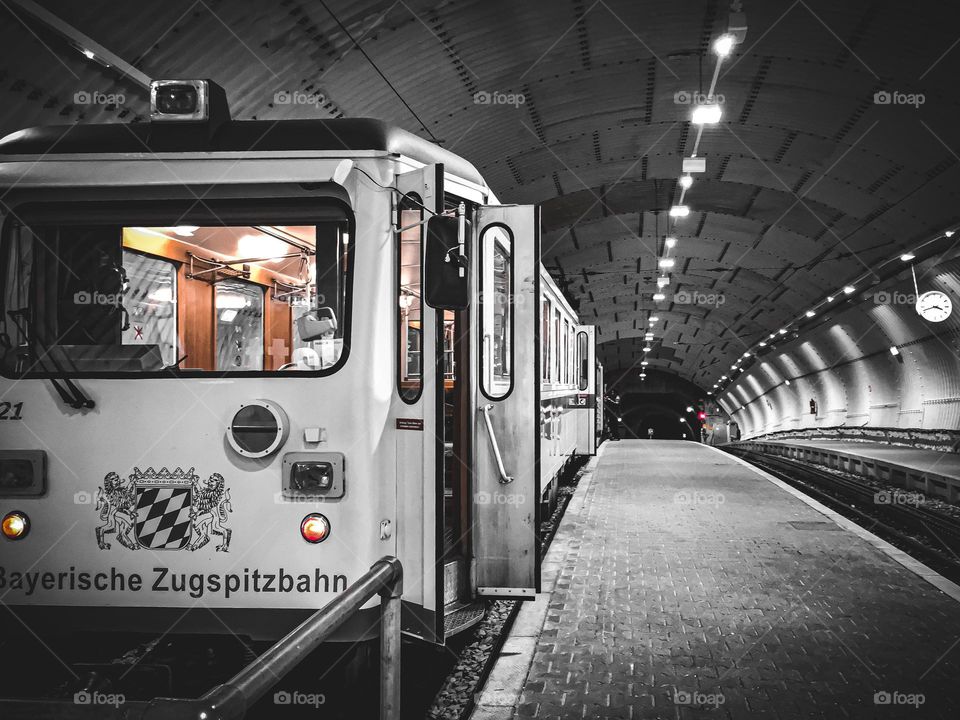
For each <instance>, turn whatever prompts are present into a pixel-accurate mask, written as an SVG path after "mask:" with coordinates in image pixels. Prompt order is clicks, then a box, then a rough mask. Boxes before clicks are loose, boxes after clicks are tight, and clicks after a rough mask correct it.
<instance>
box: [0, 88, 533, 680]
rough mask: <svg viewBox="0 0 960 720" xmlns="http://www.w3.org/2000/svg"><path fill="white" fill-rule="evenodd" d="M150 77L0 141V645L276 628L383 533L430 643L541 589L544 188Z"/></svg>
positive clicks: (350, 627) (354, 130)
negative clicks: (131, 104) (142, 103)
mask: <svg viewBox="0 0 960 720" xmlns="http://www.w3.org/2000/svg"><path fill="white" fill-rule="evenodd" d="M153 103H154V105H153V114H152V119H151V122H149V123H140V124H135V125H119V124H114V125H100V126H87V127H84V126H71V127H61V128H38V129H31V130H25V131H21V132H18V133H15V134H13V135H11V136H8V137H7V138H5V139H4V140H2V141H0V186H2V193H3V217H2V221H3V229H2V243H0V284H2V287H0V303H2V319H0V344H2V347H0V354H2V361H0V375H2V377H0V418H2V419H0V427H2V432H0V514H2V515H3V516H4V520H3V534H4V539H3V540H0V597H2V601H3V604H4V606H5V607H6V608H7V609H8V612H5V613H4V614H3V618H2V620H0V622H2V630H3V631H4V638H5V639H6V641H7V643H6V645H5V647H6V650H5V651H4V652H5V654H6V655H7V658H8V660H9V659H12V656H10V655H9V652H10V649H11V647H21V646H20V645H17V644H14V645H13V646H11V645H10V644H9V643H10V642H11V641H10V638H11V637H13V636H14V634H16V633H19V635H21V636H22V637H24V638H25V643H24V645H23V647H26V645H27V644H31V645H32V646H37V647H41V648H42V647H60V646H58V645H54V642H55V641H54V639H53V638H55V637H61V635H62V634H70V633H74V632H77V631H82V632H85V633H94V634H95V635H93V637H95V638H97V639H96V640H94V641H92V642H89V643H86V644H85V645H83V647H85V648H86V649H88V650H91V649H92V650H93V651H94V654H96V651H97V650H100V651H102V652H101V653H100V654H101V655H102V657H99V661H100V662H101V663H107V664H108V665H109V663H110V662H112V661H111V660H110V657H111V656H110V655H109V654H106V655H104V653H107V652H108V651H107V650H106V649H104V648H106V647H107V646H108V641H107V640H106V639H105V638H106V637H107V635H105V634H103V633H105V632H107V631H109V632H110V633H113V634H116V633H123V632H130V633H137V634H138V636H139V637H146V638H150V637H154V638H158V637H172V636H175V635H176V636H180V635H185V634H191V633H193V634H198V633H200V634H208V635H224V636H230V637H233V638H237V637H239V638H245V639H249V640H250V642H252V643H257V642H259V643H270V642H272V641H274V640H276V639H277V638H279V637H281V636H283V635H285V634H286V633H287V632H288V631H289V630H290V629H291V628H292V627H293V626H294V625H295V623H296V622H298V621H299V620H301V619H303V618H305V617H306V616H307V615H308V614H309V613H311V612H313V611H315V610H317V609H318V608H321V607H323V606H324V605H326V604H327V603H328V602H329V601H331V600H332V599H333V598H335V597H337V596H338V595H339V594H341V593H342V592H343V591H344V590H345V589H346V588H347V587H348V586H349V585H350V584H351V583H353V582H354V581H355V580H357V579H358V578H359V577H360V576H361V575H362V574H363V573H364V572H366V571H367V570H368V569H369V568H370V566H371V565H372V564H373V563H375V562H376V561H377V560H378V559H379V558H381V557H383V556H396V557H398V558H399V559H400V561H401V562H402V564H403V567H404V581H403V586H404V587H403V604H404V607H403V609H404V616H403V617H404V619H403V627H404V630H405V631H406V632H408V633H409V634H411V635H414V636H417V637H419V638H423V639H425V640H427V641H431V642H438V643H442V642H444V640H445V638H446V637H448V636H450V635H451V634H452V633H453V632H455V631H456V630H458V629H460V628H462V627H465V626H467V625H469V624H470V623H471V622H474V621H475V620H476V619H478V618H479V617H480V614H479V612H478V611H477V609H476V606H477V605H478V603H477V602H476V601H477V600H478V598H480V597H482V596H488V597H532V596H533V594H534V593H535V591H536V586H537V578H538V577H539V572H538V560H537V550H536V548H537V541H536V533H537V527H536V507H535V498H536V496H537V493H538V490H539V475H538V472H537V470H538V463H537V456H536V447H537V432H536V410H537V407H538V403H539V386H538V385H537V383H536V382H535V380H536V378H537V365H536V360H537V357H538V353H539V345H538V342H539V340H538V338H537V333H536V325H537V320H536V317H535V313H536V306H537V303H536V302H535V299H534V298H535V297H536V292H537V288H538V285H539V283H538V277H539V272H538V271H539V265H538V252H539V244H538V233H539V224H538V223H539V216H538V214H537V211H536V209H535V208H532V207H518V206H511V207H507V208H504V207H499V206H488V205H486V204H485V203H487V202H488V201H489V200H491V199H492V198H490V196H489V193H488V191H487V190H486V187H485V186H484V185H483V181H482V178H480V176H479V174H478V173H477V172H476V170H475V169H474V168H473V167H472V166H471V165H469V163H466V162H465V161H463V160H461V159H460V158H458V157H456V156H454V155H452V154H451V153H449V152H446V151H444V150H442V149H440V148H438V147H436V146H433V145H431V144H429V143H426V142H425V141H422V140H420V139H419V138H417V137H415V136H413V135H411V134H409V133H406V132H404V131H402V130H397V129H392V128H389V127H388V126H386V125H384V124H382V123H380V122H378V121H373V120H346V119H341V120H329V121H323V120H310V121H285V122H279V123H270V122H264V121H245V122H238V121H232V120H230V119H229V112H228V110H227V108H226V103H225V100H224V95H223V91H222V90H220V89H219V88H218V87H217V86H216V85H214V84H213V83H210V82H208V81H173V82H162V81H161V82H156V83H155V84H154V90H153ZM445 186H446V190H445V189H444V188H445ZM428 227H429V228H431V229H430V237H429V239H428V238H427V228H428ZM485 227H489V228H490V229H489V231H485V230H483V228H485ZM431 248H433V253H432V255H431V254H430V253H431ZM437 253H439V255H438V254H437ZM470 255H475V257H476V260H477V262H467V259H466V258H467V257H468V256H470ZM425 256H426V263H425V264H426V266H427V267H424V263H422V262H421V259H422V258H424V257H425ZM431 257H432V258H433V260H434V261H438V262H439V265H437V262H433V265H434V267H433V269H432V270H431V271H430V273H427V272H426V271H427V270H429V268H430V265H431V260H430V258H431ZM481 262H482V263H485V264H484V265H483V267H484V268H485V270H483V271H481V270H479V269H478V268H479V266H480V264H481ZM481 272H486V273H487V275H486V276H484V277H481V276H480V273H481ZM422 274H423V275H424V276H423V277H422V278H421V275H422ZM488 282H489V283H490V285H489V286H488V285H487V283H488ZM481 287H482V288H484V289H485V290H481ZM431 288H432V290H431ZM430 292H433V295H434V298H433V300H432V302H430V297H429V295H430ZM481 292H486V293H487V297H489V298H490V299H491V302H490V303H488V304H486V305H484V304H483V303H482V302H481V300H480V294H481ZM423 295H427V296H428V297H426V300H427V301H428V303H429V305H428V304H426V303H424V302H423V301H424V297H422V296H423ZM516 298H519V300H516V301H515V302H514V301H513V299H516ZM498 307H499V308H500V310H498V309H496V308H498ZM502 308H507V309H508V310H507V312H506V314H504V313H503V312H502ZM481 335H482V337H481ZM481 345H482V346H484V347H485V348H486V354H484V355H482V356H481V355H479V354H478V351H477V348H478V347H480V346H481ZM469 368H474V370H470V369H469ZM481 378H482V381H481ZM481 386H482V387H481ZM481 398H482V399H483V402H480V399H481ZM481 433H482V434H481ZM498 440H499V444H498ZM376 605H377V602H376V600H373V601H371V602H370V603H368V604H367V606H366V608H365V609H364V610H361V611H360V613H358V614H357V615H356V616H355V617H353V618H352V619H351V620H350V621H349V622H348V623H347V624H346V625H345V626H343V627H342V628H341V629H340V630H339V631H338V634H337V635H336V636H335V637H334V639H339V640H350V641H353V640H358V639H363V638H372V637H375V636H376V634H377V630H378V618H379V615H378V614H377V610H378V609H377V607H376ZM41 636H42V637H41ZM68 647H70V648H72V650H78V648H80V647H81V645H78V644H77V643H74V644H73V645H68ZM149 647H152V646H149ZM113 649H115V650H117V651H118V652H119V653H121V655H122V653H123V651H124V648H123V646H117V647H116V648H113ZM39 652H40V654H41V655H42V654H43V652H44V651H43V650H42V649H41V650H39ZM241 654H242V653H241ZM74 655H76V653H73V655H71V657H73V656H74ZM25 657H26V656H25V655H24V659H25ZM45 661H46V662H47V664H48V665H51V664H56V662H55V660H53V659H52V658H51V657H46V658H45ZM78 661H79V660H78ZM54 670H55V671H56V672H52V673H51V675H58V674H59V675H63V676H64V677H66V678H67V680H69V677H68V671H69V673H73V674H74V677H77V674H76V672H75V670H74V669H72V668H67V667H66V666H64V668H60V667H59V666H58V667H57V668H54ZM8 676H12V673H10V674H8ZM6 684H7V683H5V687H4V689H3V692H0V695H4V694H7V692H8V691H9V688H7V687H6ZM22 689H23V687H18V688H15V690H22Z"/></svg>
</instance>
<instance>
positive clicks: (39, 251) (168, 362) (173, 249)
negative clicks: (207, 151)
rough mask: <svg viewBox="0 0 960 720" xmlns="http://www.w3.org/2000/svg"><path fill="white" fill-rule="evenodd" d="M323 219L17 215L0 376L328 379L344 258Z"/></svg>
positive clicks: (3, 261)
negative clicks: (189, 220)
mask: <svg viewBox="0 0 960 720" xmlns="http://www.w3.org/2000/svg"><path fill="white" fill-rule="evenodd" d="M74 214H75V213H74ZM246 214H247V215H249V212H247V213H246ZM329 214H330V215H331V216H332V217H333V219H329V218H324V219H323V220H322V221H318V222H315V223H313V224H307V223H305V222H304V221H303V219H301V218H299V217H297V218H292V219H291V222H289V223H284V222H280V220H282V218H277V217H272V216H265V217H263V220H262V222H263V224H259V223H258V222H257V221H253V222H250V219H249V218H244V219H245V220H246V222H245V223H242V224H241V223H224V222H210V221H209V220H210V218H207V222H206V223H198V224H195V225H187V224H184V223H185V220H184V219H183V215H177V216H175V217H172V218H171V220H173V222H175V223H176V224H173V222H172V223H171V224H161V223H157V222H151V223H139V222H136V219H134V218H131V220H130V221H127V222H113V223H111V222H105V221H104V219H103V217H102V215H103V213H96V214H94V215H93V216H91V220H90V221H86V222H84V218H83V217H82V215H77V216H75V217H72V218H68V219H63V218H61V219H60V220H58V219H57V213H52V214H45V213H44V212H42V211H40V210H35V211H33V212H29V213H27V212H24V213H21V212H17V214H16V216H14V217H10V218H9V219H8V220H7V222H6V224H5V226H4V232H3V244H2V246H0V280H2V282H3V288H2V295H0V297H2V309H3V317H2V319H0V352H2V353H3V355H2V360H0V369H2V372H3V374H4V375H7V376H8V377H21V376H24V375H40V376H47V375H50V376H60V375H83V374H85V373H107V374H111V375H114V374H146V373H157V372H161V373H164V374H168V373H171V372H173V373H179V374H183V373H187V374H190V373H232V372H259V373H263V372H276V371H290V372H311V371H316V372H324V371H326V372H331V371H333V370H334V369H336V367H337V366H338V363H339V360H340V358H341V357H342V356H343V355H344V343H345V340H346V338H347V328H348V327H349V322H348V321H349V317H348V314H349V306H348V304H349V293H348V280H349V273H350V265H351V262H350V252H349V250H350V244H349V240H350V235H349V228H350V226H349V224H348V221H347V219H346V218H345V217H343V211H342V210H339V212H338V213H329ZM268 215H272V213H271V214H268ZM321 215H322V213H321ZM337 215H339V216H340V218H339V219H338V218H337ZM137 219H139V218H137ZM149 219H150V220H156V219H158V216H157V215H155V214H154V215H152V216H150V217H149Z"/></svg>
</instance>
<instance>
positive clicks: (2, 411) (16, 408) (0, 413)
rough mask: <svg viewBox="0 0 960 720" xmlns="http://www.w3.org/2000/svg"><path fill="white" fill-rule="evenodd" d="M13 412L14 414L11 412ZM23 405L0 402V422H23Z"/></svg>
mask: <svg viewBox="0 0 960 720" xmlns="http://www.w3.org/2000/svg"><path fill="white" fill-rule="evenodd" d="M11 411H12V412H11ZM22 412H23V403H22V402H18V403H8V402H0V420H23V415H22Z"/></svg>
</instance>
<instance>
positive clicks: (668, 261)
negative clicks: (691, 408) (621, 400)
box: [640, 32, 742, 395]
mask: <svg viewBox="0 0 960 720" xmlns="http://www.w3.org/2000/svg"><path fill="white" fill-rule="evenodd" d="M740 39H742V37H741V38H740ZM737 42H738V36H737V35H736V34H734V33H732V32H728V33H725V34H723V35H721V36H720V37H718V38H717V39H716V40H714V42H713V52H714V54H716V56H717V64H716V66H715V67H714V71H713V79H712V80H711V81H710V90H709V92H708V93H707V97H706V100H707V102H705V103H702V104H701V103H698V104H696V105H695V106H694V108H693V113H692V114H691V117H690V120H691V122H692V123H693V124H694V125H696V126H697V137H696V140H695V141H694V143H693V152H692V153H690V157H689V158H684V168H683V171H684V172H683V175H681V176H680V179H679V181H678V182H679V185H680V198H679V200H678V201H677V204H676V205H674V206H672V207H671V208H670V213H669V215H670V219H671V221H672V222H674V223H676V221H677V220H679V219H680V218H685V217H687V216H688V215H690V206H689V205H685V204H684V200H685V198H686V194H687V190H689V189H690V188H691V187H692V186H693V175H692V174H691V173H692V172H695V170H694V169H693V168H694V167H700V168H702V169H700V170H699V172H704V171H705V170H706V164H705V162H700V164H699V166H698V163H697V162H696V161H698V160H702V159H701V158H699V157H698V154H697V153H698V152H699V151H700V140H701V138H702V137H703V128H704V126H706V125H716V124H717V123H719V122H720V118H721V117H723V108H722V107H721V106H720V104H719V103H718V102H717V101H716V94H715V93H716V89H717V78H718V77H719V76H720V66H721V65H722V64H723V61H724V60H725V59H726V58H728V57H730V54H731V53H732V52H733V49H734V48H735V47H736V45H737ZM688 160H689V161H690V162H688ZM663 244H664V255H663V256H662V257H660V258H659V259H658V260H657V268H658V269H659V270H661V271H664V274H662V275H660V276H659V277H657V292H655V293H654V295H653V301H654V302H663V301H664V300H666V299H667V296H666V293H664V292H663V291H664V289H665V288H666V287H667V286H668V285H669V284H670V276H669V274H667V273H668V271H670V270H673V268H674V267H675V265H676V260H675V259H674V258H672V257H670V251H672V250H673V249H674V248H675V247H676V245H677V238H676V237H675V236H673V235H670V234H668V235H667V237H666V239H665V240H664V243H663ZM658 321H659V318H658V317H657V316H656V315H651V316H650V330H648V331H647V333H646V335H644V340H645V342H646V344H645V345H644V348H643V352H644V353H649V352H651V351H652V350H653V348H652V347H651V345H650V343H651V342H652V341H653V337H654V336H653V326H654V325H655V324H656V323H657V322H658ZM647 364H648V362H647V361H646V360H644V361H643V362H641V363H640V365H641V367H645V366H646V365H647ZM646 377H647V374H646V372H644V371H642V370H641V372H640V379H641V380H643V379H645V378H646ZM708 394H711V395H712V394H713V393H708Z"/></svg>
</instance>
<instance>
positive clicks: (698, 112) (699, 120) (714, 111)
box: [690, 103, 723, 125]
mask: <svg viewBox="0 0 960 720" xmlns="http://www.w3.org/2000/svg"><path fill="white" fill-rule="evenodd" d="M722 117H723V108H721V107H720V106H719V105H718V104H717V103H704V104H703V105H697V106H696V107H695V108H694V109H693V115H692V116H691V117H690V121H691V122H692V123H693V124H694V125H716V124H717V123H718V122H720V118H722Z"/></svg>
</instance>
